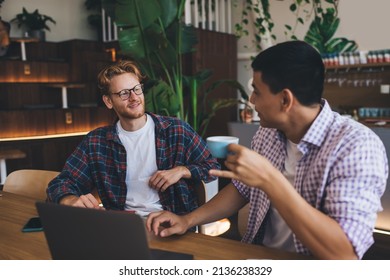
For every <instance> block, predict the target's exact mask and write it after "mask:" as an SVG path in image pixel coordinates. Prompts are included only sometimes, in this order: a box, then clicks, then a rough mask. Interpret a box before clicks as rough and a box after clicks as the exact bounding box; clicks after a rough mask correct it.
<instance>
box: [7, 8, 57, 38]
mask: <svg viewBox="0 0 390 280" xmlns="http://www.w3.org/2000/svg"><path fill="white" fill-rule="evenodd" d="M11 22H16V23H17V24H18V27H19V28H24V34H25V35H26V36H28V37H34V38H38V39H39V40H40V41H45V30H48V31H50V27H49V26H48V25H47V22H51V23H54V24H56V21H55V20H54V19H53V18H51V17H49V16H47V15H43V14H40V13H39V11H38V9H36V10H35V11H34V12H32V13H30V12H28V11H27V10H26V8H24V7H23V11H22V13H20V14H17V15H16V16H15V18H13V19H12V20H11Z"/></svg>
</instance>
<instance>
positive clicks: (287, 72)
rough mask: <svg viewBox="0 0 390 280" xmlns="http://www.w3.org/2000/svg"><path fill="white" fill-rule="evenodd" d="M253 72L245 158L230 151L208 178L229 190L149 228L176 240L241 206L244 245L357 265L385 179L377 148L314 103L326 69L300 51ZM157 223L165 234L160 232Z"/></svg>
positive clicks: (311, 52) (264, 57)
mask: <svg viewBox="0 0 390 280" xmlns="http://www.w3.org/2000/svg"><path fill="white" fill-rule="evenodd" d="M252 68H253V71H254V73H253V88H254V90H253V94H252V96H251V99H250V101H251V102H252V103H253V104H254V106H255V110H256V111H257V112H258V114H259V117H260V127H259V129H258V131H257V132H256V134H255V136H254V137H253V140H252V144H251V145H252V150H250V149H247V148H245V147H243V146H240V145H237V144H230V145H229V150H230V155H229V156H228V157H227V159H226V161H225V164H226V167H227V168H228V169H229V170H224V171H221V170H211V171H210V174H212V175H215V176H220V177H227V178H231V179H233V180H232V183H231V184H228V185H227V186H226V187H225V188H223V189H222V191H221V192H219V193H218V194H217V195H216V196H215V197H214V198H213V199H212V200H210V201H209V202H208V203H206V204H205V205H203V206H202V207H200V208H199V209H197V210H195V211H194V212H192V213H189V214H187V215H184V216H180V217H178V216H176V215H173V214H172V213H168V212H164V211H161V212H157V213H151V214H150V215H149V218H148V221H147V226H148V229H149V230H152V231H154V233H155V234H159V235H161V236H168V235H171V234H175V233H178V234H181V233H184V232H185V231H186V230H187V228H189V227H191V226H193V225H197V224H203V223H208V222H211V221H214V220H218V219H220V218H222V217H226V216H230V215H232V214H233V213H235V212H236V211H238V210H239V209H240V208H241V207H242V206H244V205H245V204H246V203H248V202H249V203H250V209H249V218H248V225H247V231H246V234H245V235H244V237H243V241H244V242H251V243H256V244H263V245H265V246H267V247H274V248H278V249H281V250H286V251H291V252H298V253H302V254H307V255H313V256H315V257H317V258H320V259H357V258H362V256H363V255H364V253H365V252H366V251H367V249H368V248H369V247H370V246H371V245H372V244H373V229H374V226H375V222H376V216H377V212H378V211H381V210H382V208H381V202H380V198H381V196H382V194H383V193H384V190H385V188H386V180H387V176H388V163H387V158H386V152H385V149H384V146H383V143H382V142H381V141H380V139H379V138H378V137H377V136H376V135H375V134H374V133H373V132H372V131H371V130H370V129H369V128H367V127H365V126H363V125H361V124H359V123H358V122H356V121H354V120H352V119H350V118H347V117H342V116H340V115H339V114H337V113H335V112H333V111H332V110H331V108H330V106H329V104H328V103H327V101H326V100H324V99H322V91H323V83H324V65H323V62H322V59H321V56H320V54H319V53H318V52H317V51H316V50H315V49H314V48H313V47H311V46H310V45H308V44H307V43H305V42H301V41H292V42H285V43H281V44H278V45H276V46H273V47H270V48H268V49H266V50H265V51H263V52H261V53H260V54H259V55H258V56H257V57H256V58H255V60H254V61H253V63H252ZM164 222H169V223H170V227H169V228H159V225H160V224H161V223H164Z"/></svg>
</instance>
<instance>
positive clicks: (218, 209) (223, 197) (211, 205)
mask: <svg viewBox="0 0 390 280" xmlns="http://www.w3.org/2000/svg"><path fill="white" fill-rule="evenodd" d="M246 203H247V201H246V200H245V199H244V198H243V197H242V196H241V194H240V193H239V192H238V191H237V189H236V188H235V187H234V186H233V184H231V183H230V184H228V185H227V186H225V187H224V188H223V189H222V190H221V191H219V192H218V193H217V194H216V195H215V196H214V197H213V198H212V199H211V200H210V201H208V202H207V203H206V204H204V205H202V206H201V207H199V208H198V209H196V210H195V211H193V212H191V213H189V214H187V215H186V216H185V217H186V219H187V222H188V224H189V228H191V227H194V226H197V225H202V224H207V223H210V222H214V221H217V220H220V219H222V218H226V217H229V216H231V215H233V214H234V213H236V212H237V211H238V210H239V209H241V208H242V207H243V206H244V205H245V204H246Z"/></svg>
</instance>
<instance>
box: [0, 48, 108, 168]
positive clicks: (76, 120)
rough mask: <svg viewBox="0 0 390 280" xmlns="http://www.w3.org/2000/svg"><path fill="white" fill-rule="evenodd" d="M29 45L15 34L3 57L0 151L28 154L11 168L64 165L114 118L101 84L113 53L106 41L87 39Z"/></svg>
mask: <svg viewBox="0 0 390 280" xmlns="http://www.w3.org/2000/svg"><path fill="white" fill-rule="evenodd" d="M24 51H25V53H21V48H20V42H19V40H13V43H12V44H11V46H10V48H9V49H8V52H7V55H6V56H5V57H2V59H1V60H0V123H1V130H0V151H4V150H9V149H19V150H22V151H23V152H25V154H26V157H25V158H21V159H14V160H13V161H12V162H11V163H10V168H9V171H13V170H14V169H20V168H36V169H48V170H60V169H61V168H62V166H63V164H64V162H65V160H66V158H67V157H68V156H69V154H70V153H71V152H72V151H73V150H74V148H75V147H76V145H77V144H78V143H79V142H80V141H81V139H82V137H83V136H84V135H85V134H86V133H87V132H88V131H90V130H92V129H94V128H96V127H99V126H104V125H108V124H110V123H112V122H113V121H114V114H113V113H112V112H111V111H109V110H107V108H106V107H105V106H104V105H103V103H102V102H101V97H100V93H99V92H98V90H97V87H96V76H97V73H98V71H100V69H101V68H102V67H103V66H104V65H106V64H108V63H110V62H111V55H110V54H109V53H107V52H106V51H105V45H104V44H103V43H101V42H96V41H86V40H70V41H64V42H58V43H54V42H33V41H32V42H30V43H28V44H26V45H25V49H24ZM24 58H27V59H26V60H24ZM64 87H66V92H65V91H64V90H63V88H64ZM48 147H49V148H48Z"/></svg>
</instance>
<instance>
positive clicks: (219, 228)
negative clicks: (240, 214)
mask: <svg viewBox="0 0 390 280" xmlns="http://www.w3.org/2000/svg"><path fill="white" fill-rule="evenodd" d="M196 193H197V196H198V205H199V207H200V206H202V205H203V204H205V203H206V202H207V201H208V200H209V198H208V197H207V194H206V185H205V183H204V182H203V181H201V183H200V184H199V185H198V186H196ZM212 227H214V228H212ZM226 227H227V228H226ZM229 227H230V222H229V220H228V219H226V218H225V219H221V220H219V221H216V222H213V223H210V224H206V225H199V226H198V232H199V233H202V234H206V235H211V236H218V235H221V234H223V233H224V232H226V231H227V230H228V229H229ZM210 228H211V229H212V230H210Z"/></svg>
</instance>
